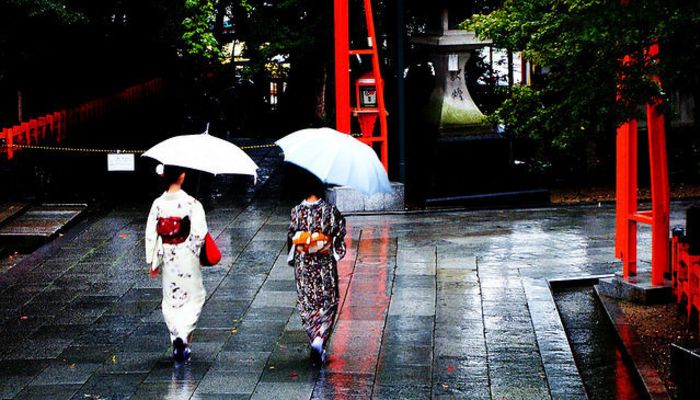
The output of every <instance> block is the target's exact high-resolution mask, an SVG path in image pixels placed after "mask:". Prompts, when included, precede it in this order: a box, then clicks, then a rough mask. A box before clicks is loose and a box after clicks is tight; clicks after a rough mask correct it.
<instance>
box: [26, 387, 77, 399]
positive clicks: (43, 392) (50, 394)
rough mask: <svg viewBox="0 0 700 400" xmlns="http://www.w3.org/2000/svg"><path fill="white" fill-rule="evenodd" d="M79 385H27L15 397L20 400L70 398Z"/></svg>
mask: <svg viewBox="0 0 700 400" xmlns="http://www.w3.org/2000/svg"><path fill="white" fill-rule="evenodd" d="M80 387H81V385H47V386H27V387H26V388H24V390H22V391H21V392H19V393H18V394H17V396H16V397H15V398H16V399H22V400H32V399H37V400H44V399H55V400H61V399H71V398H72V397H73V395H74V394H75V393H76V392H77V391H78V390H79V389H80Z"/></svg>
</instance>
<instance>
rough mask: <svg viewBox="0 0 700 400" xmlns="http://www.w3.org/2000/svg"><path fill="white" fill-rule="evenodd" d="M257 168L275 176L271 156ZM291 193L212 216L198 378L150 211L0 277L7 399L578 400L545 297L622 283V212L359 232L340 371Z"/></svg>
mask: <svg viewBox="0 0 700 400" xmlns="http://www.w3.org/2000/svg"><path fill="white" fill-rule="evenodd" d="M252 154H253V156H254V158H256V160H257V161H258V162H259V164H261V165H262V166H263V167H265V168H267V170H268V171H271V170H273V169H274V167H275V166H276V165H278V164H279V152H277V151H275V150H271V149H260V150H255V151H252ZM282 181H283V177H282V176H281V175H279V174H276V175H273V177H272V178H270V179H269V180H267V182H266V183H265V184H264V185H261V186H260V187H258V189H257V192H256V193H255V195H254V196H253V195H252V194H250V193H249V195H248V196H244V197H241V198H230V197H227V196H226V195H223V196H221V197H219V198H217V199H216V201H208V202H207V204H206V206H205V207H206V211H207V220H208V225H209V229H210V232H211V233H212V235H213V236H214V237H215V238H216V240H217V243H218V244H219V246H220V248H221V250H222V252H223V254H224V258H223V259H222V262H221V263H220V265H219V266H217V267H212V268H207V269H206V270H205V271H204V280H205V286H206V288H207V292H208V297H207V302H206V304H205V306H204V309H203V311H202V316H201V319H200V321H199V324H198V327H197V331H196V332H195V335H194V343H193V351H194V356H193V360H192V362H191V363H190V364H189V365H184V366H180V367H176V366H174V365H173V363H172V361H171V360H170V358H169V353H170V344H169V343H168V334H167V330H166V328H165V326H164V324H163V322H162V316H161V313H160V309H159V303H160V296H161V289H160V281H159V280H152V279H151V278H150V277H149V276H148V274H147V272H146V271H147V268H146V265H145V262H144V246H143V231H144V225H145V216H146V213H147V210H148V207H149V204H148V202H145V201H141V202H138V201H131V202H129V203H120V202H116V203H115V205H114V208H113V209H111V211H109V212H106V213H104V214H102V215H99V216H91V217H90V218H88V219H87V220H86V221H84V222H83V223H81V224H78V225H77V226H74V227H72V228H70V229H68V230H67V231H66V232H65V234H64V236H63V237H61V238H58V239H56V240H55V241H54V242H52V243H51V245H50V246H49V247H44V248H43V249H42V251H41V254H38V255H33V256H28V257H25V258H24V259H23V261H22V262H21V263H20V264H19V265H17V266H15V267H14V268H12V269H10V270H9V271H7V272H5V273H3V274H0V289H1V290H2V291H1V292H0V318H2V320H1V324H2V325H1V327H0V335H1V337H2V338H3V341H2V351H1V352H0V397H2V398H18V399H19V398H22V399H27V398H40V399H47V398H51V399H61V398H65V399H71V398H73V399H88V398H93V399H97V398H100V399H107V398H109V399H126V398H135V399H149V398H157V399H210V398H220V399H249V398H253V399H278V398H279V399H341V398H342V399H366V398H376V399H412V398H416V399H425V398H445V399H449V398H466V399H579V398H585V389H584V385H583V383H582V381H581V378H580V376H579V373H578V370H577V368H576V364H575V362H574V357H573V355H572V353H571V350H570V346H569V341H568V339H567V336H566V333H565V330H564V327H563V325H562V322H561V319H560V317H559V314H558V313H557V311H556V306H555V304H554V300H553V298H552V294H551V292H550V290H549V287H548V285H547V281H546V280H547V279H550V278H564V277H574V276H585V275H590V274H600V273H611V272H614V271H615V270H616V268H617V264H615V263H614V262H613V260H614V259H613V257H612V255H613V238H614V222H615V221H614V209H613V208H612V207H610V206H603V207H558V208H548V209H530V210H496V211H450V212H418V213H408V214H392V215H374V216H350V217H348V237H347V243H348V254H347V256H346V257H345V258H344V259H343V260H342V261H341V262H340V263H339V274H340V283H341V299H342V304H341V305H340V314H339V318H338V321H337V323H336V327H335V334H334V336H333V338H332V341H331V343H330V354H331V356H330V359H329V361H328V363H327V365H325V366H324V367H323V368H320V369H315V368H312V367H310V365H309V362H308V354H309V353H308V350H309V349H308V345H307V343H306V338H305V334H304V332H303V330H302V328H301V325H300V321H299V318H298V316H297V314H296V311H295V301H296V293H295V285H294V281H293V270H292V269H291V268H290V267H288V266H287V265H286V261H285V258H286V252H285V245H286V243H285V242H286V240H285V234H286V227H287V223H288V215H289V208H290V206H291V204H290V203H289V202H288V201H286V200H281V196H280V193H279V188H280V186H281V183H282ZM673 207H674V220H673V222H674V223H675V222H678V217H680V216H681V211H682V207H681V205H678V204H674V206H673ZM641 236H642V237H641V240H640V246H641V247H643V246H648V245H649V235H648V232H646V231H643V232H642V235H641ZM584 303H585V302H584Z"/></svg>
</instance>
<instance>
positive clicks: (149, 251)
mask: <svg viewBox="0 0 700 400" xmlns="http://www.w3.org/2000/svg"><path fill="white" fill-rule="evenodd" d="M157 203H158V200H156V201H154V202H153V205H151V211H150V212H149V213H148V219H147V220H146V263H147V264H149V265H150V264H151V263H152V262H153V256H154V251H155V250H156V245H157V243H158V233H157V232H156V225H157V224H158V204H157Z"/></svg>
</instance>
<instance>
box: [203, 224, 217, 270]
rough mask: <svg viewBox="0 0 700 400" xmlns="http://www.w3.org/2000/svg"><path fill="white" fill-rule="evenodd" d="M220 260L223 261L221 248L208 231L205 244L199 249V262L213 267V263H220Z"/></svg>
mask: <svg viewBox="0 0 700 400" xmlns="http://www.w3.org/2000/svg"><path fill="white" fill-rule="evenodd" d="M219 261H221V251H219V248H218V247H217V246H216V242H215V241H214V238H213V237H211V234H209V232H207V235H206V236H204V244H202V248H201V249H200V250H199V263H200V264H202V266H205V267H211V266H212V265H216V264H218V263H219Z"/></svg>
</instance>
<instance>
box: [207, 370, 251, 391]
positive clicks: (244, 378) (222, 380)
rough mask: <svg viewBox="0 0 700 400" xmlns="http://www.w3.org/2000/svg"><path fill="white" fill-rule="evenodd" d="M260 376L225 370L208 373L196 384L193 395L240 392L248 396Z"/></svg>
mask: <svg viewBox="0 0 700 400" xmlns="http://www.w3.org/2000/svg"><path fill="white" fill-rule="evenodd" d="M259 378H260V376H259V374H257V373H241V372H227V373H225V374H223V373H218V372H215V373H208V374H207V375H206V376H205V377H204V378H203V379H202V380H201V382H199V385H197V390H196V391H195V396H197V395H200V394H240V395H247V396H250V395H251V394H252V393H253V391H254V390H255V386H256V384H257V383H258V379H259Z"/></svg>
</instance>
